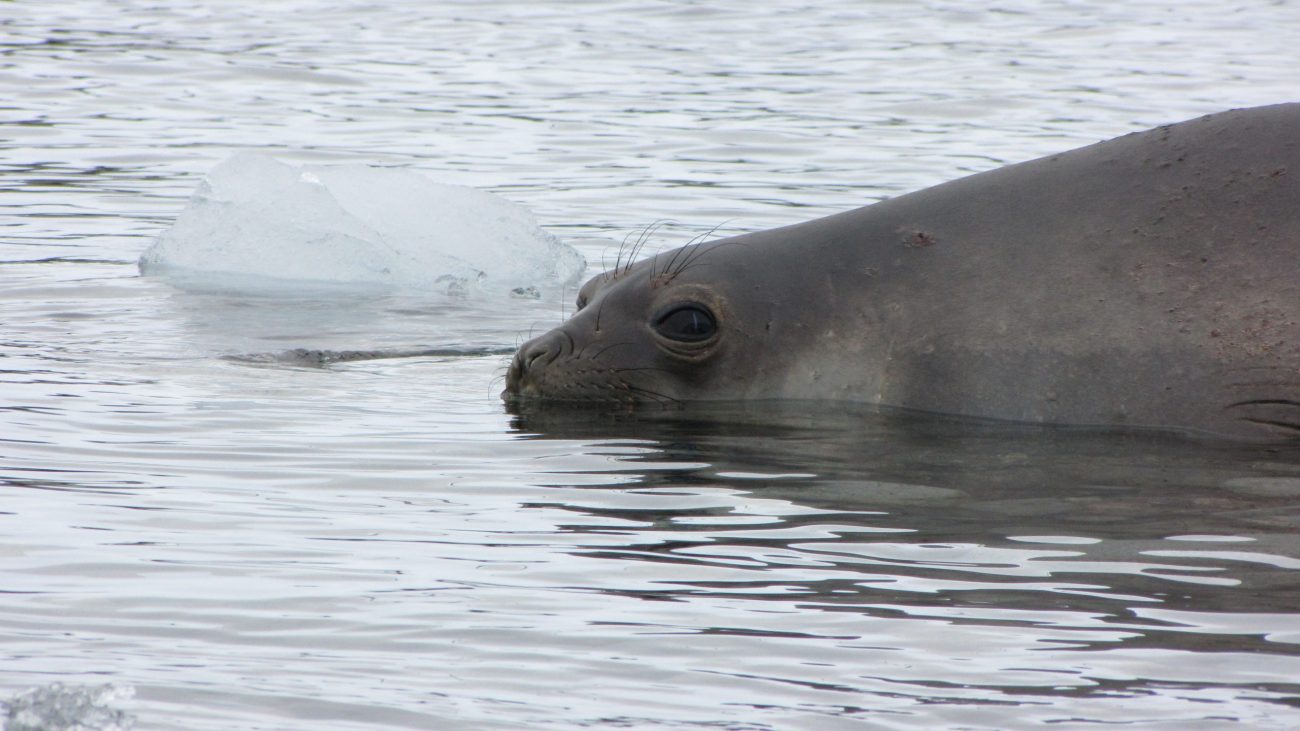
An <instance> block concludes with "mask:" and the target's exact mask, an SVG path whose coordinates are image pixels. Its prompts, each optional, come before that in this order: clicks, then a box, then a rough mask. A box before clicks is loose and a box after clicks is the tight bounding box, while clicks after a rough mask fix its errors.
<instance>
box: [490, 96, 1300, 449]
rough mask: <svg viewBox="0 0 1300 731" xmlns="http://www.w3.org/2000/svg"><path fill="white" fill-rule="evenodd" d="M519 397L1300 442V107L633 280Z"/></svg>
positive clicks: (1264, 110) (667, 266)
mask: <svg viewBox="0 0 1300 731" xmlns="http://www.w3.org/2000/svg"><path fill="white" fill-rule="evenodd" d="M502 395H503V397H505V398H506V399H507V401H517V400H525V401H530V400H540V401H544V402H550V401H554V402H568V403H575V402H596V403H605V402H627V403H640V404H653V403H658V404H667V403H675V402H682V401H718V400H755V399H812V400H838V401H855V402H867V403H872V404H880V405H886V406H896V407H903V408H906V409H914V410H919V411H929V412H938V413H944V414H956V415H965V416H976V417H987V418H993V419H1003V420H1012V421H1025V422H1037V423H1044V424H1062V425H1086V426H1102V427H1153V428H1161V429H1173V430H1179V431H1202V432H1210V433H1214V434H1219V435H1226V436H1232V437H1254V436H1262V437H1266V438H1267V437H1269V436H1272V437H1275V438H1276V437H1280V438H1283V439H1287V440H1290V439H1296V438H1300V104H1282V105H1276V106H1268V107H1257V108H1250V109H1237V110H1231V111H1227V112H1222V113H1219V114H1213V115H1209V116H1206V117H1201V118H1198V119H1194V120H1190V121H1187V122H1182V123H1179V124H1173V125H1168V126H1162V127H1158V128H1155V129H1151V130H1147V131H1144V132H1137V133H1133V134H1129V135H1125V136H1123V137H1119V138H1116V139H1113V140H1109V141H1106V142H1101V143H1097V144H1094V145H1090V146H1087V147H1083V148H1079V149H1076V150H1073V151H1070V152H1065V153H1062V154H1057V155H1052V156H1049V157H1044V158H1040V159H1037V160H1031V161H1029V162H1024V163H1020V164H1016V165H1010V166H1007V167H1004V168H1000V169H997V170H993V171H990V172H985V173H980V174H976V175H972V176H969V177H966V178H962V179H959V180H955V181H952V182H949V183H944V184H942V185H938V186H935V187H933V188H927V189H925V190H921V191H918V192H914V193H909V194H907V195H903V196H899V197H897V198H893V199H890V200H886V201H883V202H879V203H875V204H872V205H868V206H865V207H863V208H858V209H856V210H851V211H847V212H844V213H840V214H836V215H832V216H828V217H826V218H821V219H818V220H814V221H810V222H807V223H802V224H797V225H793V226H787V227H783V228H777V229H772V230H768V231H760V232H756V233H750V234H745V235H741V236H735V237H731V238H724V239H717V240H713V241H708V242H700V243H694V244H691V245H688V246H686V247H683V248H680V249H676V250H674V251H669V252H665V253H662V254H659V255H657V256H654V257H651V258H646V259H643V260H641V261H638V262H636V263H635V264H627V265H619V266H616V267H615V268H614V269H613V270H611V271H608V272H605V273H604V274H601V275H599V276H597V277H595V278H594V279H592V280H591V281H589V282H587V283H586V284H585V285H584V286H583V287H582V289H581V291H580V292H579V294H578V310H577V311H576V312H575V313H574V315H573V316H572V317H571V318H570V319H569V320H567V321H566V322H564V323H563V324H562V325H561V326H560V327H558V328H556V329H555V330H553V331H551V332H549V333H546V334H544V335H542V336H540V337H538V338H535V339H533V340H531V341H529V342H527V343H525V344H524V345H523V346H522V347H520V348H519V350H518V351H517V353H516V354H515V357H514V359H513V362H512V363H511V365H510V368H509V371H508V374H507V377H506V391H505V392H504V393H503V394H502Z"/></svg>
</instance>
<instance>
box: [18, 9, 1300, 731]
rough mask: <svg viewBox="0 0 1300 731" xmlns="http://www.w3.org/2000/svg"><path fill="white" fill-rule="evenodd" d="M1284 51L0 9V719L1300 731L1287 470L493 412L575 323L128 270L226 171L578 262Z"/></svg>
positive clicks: (1276, 69)
mask: <svg viewBox="0 0 1300 731" xmlns="http://www.w3.org/2000/svg"><path fill="white" fill-rule="evenodd" d="M1297 31H1300V14H1298V13H1297V9H1296V7H1295V5H1294V4H1288V3H1285V2H1262V1H1255V0H1246V1H1244V2H1237V3H1223V2H1220V1H1218V0H1216V1H1215V2H1209V1H1208V0H1189V1H1185V2H1181V3H1177V4H1172V3H1171V4H1164V3H1156V2H1137V3H1122V4H1121V3H1105V2H1049V1H1046V0H1045V1H1043V2H1028V1H1027V0H1012V1H1011V2H1004V3H998V4H995V5H992V6H987V7H979V8H977V7H976V6H975V5H972V4H970V3H967V2H956V1H955V0H952V1H942V0H932V1H929V2H871V3H865V2H848V1H842V2H834V1H831V0H826V1H824V2H793V1H791V0H781V1H780V2H768V3H760V4H754V3H742V2H732V1H729V0H722V1H717V0H715V1H714V2H709V3H695V2H686V1H685V0H682V1H680V2H667V1H660V2H653V1H649V0H641V1H631V0H629V1H626V2H617V1H613V0H591V1H589V2H565V3H532V2H517V3H516V2H438V3H428V2H416V1H415V0H408V1H406V2H401V1H398V0H394V1H391V2H385V3H371V4H367V3H360V2H350V3H344V2H331V1H327V0H286V1H283V2H274V3H271V2H251V1H248V2H244V1H238V0H228V1H226V2H217V1H215V0H213V1H211V2H187V3H180V2H171V3H169V2H158V1H157V0H153V1H147V2H146V1H144V0H139V1H134V0H59V2H47V1H44V0H41V1H37V0H18V1H16V2H4V3H0V150H2V154H0V206H3V218H0V223H2V224H3V229H2V231H3V233H2V234H0V577H3V579H2V583H0V698H6V699H8V700H9V716H10V718H9V721H10V723H9V727H10V729H11V730H16V729H19V728H23V729H27V728H33V727H37V728H46V729H56V728H57V729H63V728H73V727H74V724H77V723H80V724H81V726H80V727H81V728H94V729H99V730H100V731H104V730H106V729H112V728H122V727H125V726H128V725H130V723H131V722H132V720H134V722H135V726H136V727H137V728H148V729H185V730H187V731H194V730H203V729H213V730H218V729H220V730H222V731H227V730H230V729H368V730H373V729H434V728H436V729H520V728H543V729H547V728H555V729H569V728H636V729H653V728H672V729H734V730H737V731H739V730H742V729H744V730H751V729H754V730H756V729H782V730H784V729H818V730H820V729H1018V728H1068V729H1074V728H1095V727H1109V726H1121V727H1124V728H1142V729H1178V730H1180V731H1182V730H1186V729H1290V728H1296V727H1300V610H1298V609H1297V607H1298V606H1300V537H1298V536H1300V509H1298V506H1300V454H1297V453H1296V451H1295V450H1294V449H1289V450H1288V449H1282V450H1277V449H1274V450H1269V449H1265V448H1260V447H1245V446H1232V445H1222V444H1214V443H1206V442H1198V441H1192V440H1176V439H1166V438H1154V437H1138V436H1121V435H1099V434H1089V433H1082V432H1068V431H1067V432H1061V431H1048V430H1036V429H1028V428H1023V427H1014V426H1008V425H987V424H969V423H960V422H936V421H933V420H929V421H925V420H918V419H916V418H913V417H907V416H904V415H889V414H868V413H850V412H845V413H828V412H826V411H825V410H822V411H820V412H801V411H800V410H798V409H797V408H791V409H789V410H785V411H781V412H777V413H773V412H764V413H751V412H747V411H745V410H736V411H731V412H719V411H690V412H687V413H683V414H673V415H663V414H661V415H653V414H652V415H645V416H635V415H629V414H609V415H601V414H563V413H554V412H547V411H542V412H536V413H524V414H517V415H511V414H508V413H506V412H505V410H504V409H503V407H502V405H501V403H500V402H499V400H498V398H497V392H498V391H499V390H500V388H501V383H500V376H501V375H502V372H503V366H504V365H505V361H506V356H504V355H500V354H499V353H501V352H504V351H506V350H508V349H509V348H511V347H513V346H514V345H515V344H517V343H518V342H519V341H520V339H521V338H522V337H524V336H525V335H526V334H527V333H528V332H529V331H535V330H537V329H540V328H546V327H549V326H550V325H552V324H554V323H555V322H556V321H558V320H559V318H560V317H561V316H562V315H563V313H564V312H565V310H566V308H568V307H569V305H568V304H567V302H568V300H570V299H571V298H572V293H571V292H570V293H567V294H566V295H564V296H558V295H557V296H555V297H546V298H543V299H542V300H540V301H526V300H504V299H502V300H495V299H491V298H482V297H480V298H474V297H470V298H463V299H448V298H445V297H444V298H438V297H434V296H421V295H417V294H401V295H398V294H392V295H386V296H384V295H370V296H360V295H347V296H344V295H333V296H324V295H319V294H318V295H310V294H303V293H299V294H297V295H289V294H284V295H280V296H276V295H272V294H266V293H263V294H257V295H254V294H239V293H237V292H225V293H221V292H208V293H195V292H185V291H182V290H178V289H174V288H172V287H171V286H169V285H168V284H166V283H165V282H162V281H158V280H155V279H150V278H142V277H140V276H138V274H137V271H136V266H135V260H136V258H137V257H138V256H139V254H140V252H141V251H143V250H144V248H145V247H146V246H147V245H148V244H149V243H150V242H151V241H152V239H153V237H154V236H156V235H157V234H158V233H159V231H161V230H163V229H164V228H165V227H166V226H167V224H168V223H169V221H171V220H172V219H173V218H174V217H175V216H176V214H177V213H178V212H179V210H180V209H181V207H182V206H183V205H184V201H185V199H186V197H187V196H188V195H189V194H190V192H191V191H192V190H193V189H194V186H195V185H196V184H197V182H198V180H199V178H200V177H201V175H202V174H203V173H204V172H205V171H207V170H208V169H210V168H211V167H212V166H213V165H214V164H215V163H216V162H218V161H219V160H221V159H224V158H225V157H226V156H228V155H229V154H230V153H231V152H233V151H236V150H241V149H258V150H262V151H265V152H269V153H272V154H274V155H276V156H277V157H280V158H281V159H285V160H290V161H295V162H314V163H329V162H336V161H337V162H363V163H371V164H378V165H386V166H399V167H406V168H410V169H414V170H418V171H420V172H422V173H424V174H426V175H428V176H429V177H431V178H433V179H436V180H440V181H443V182H452V183H462V184H469V185H474V186H477V187H480V188H484V189H487V190H490V191H493V192H495V193H498V194H500V195H503V196H505V197H507V198H509V199H511V200H513V201H515V202H517V203H521V204H523V205H525V206H527V207H528V208H530V209H531V210H532V211H533V212H534V213H535V214H536V216H537V217H538V219H539V221H540V222H541V223H542V224H543V225H545V226H546V227H547V228H548V229H549V230H550V231H552V232H554V233H556V234H557V235H559V236H561V237H563V238H564V239H565V240H566V241H568V242H569V243H571V244H573V245H575V246H577V247H579V248H580V249H581V250H582V251H583V252H584V254H585V255H586V256H587V258H588V259H589V260H590V261H591V262H592V263H593V269H595V268H599V266H600V262H601V261H602V259H606V258H612V256H613V250H614V248H616V247H615V246H614V245H611V243H610V242H611V241H614V242H617V241H618V240H620V239H622V238H623V237H624V236H626V235H628V234H633V235H635V233H636V232H639V231H640V230H642V229H643V228H644V227H646V226H647V225H649V224H651V223H654V222H664V225H663V226H662V227H661V228H660V229H658V233H657V234H656V237H655V242H654V245H656V246H658V245H662V246H674V245H677V244H680V243H682V242H684V241H685V240H687V239H689V238H690V237H692V236H694V235H696V234H698V233H701V232H704V231H707V230H709V229H712V228H714V227H715V226H721V227H722V228H721V231H722V232H724V233H733V232H739V231H746V230H754V229H760V228H767V227H770V226H774V225H779V224H785V223H793V222H797V221H801V220H806V219H809V218H813V217H815V216H819V215H823V214H827V213H830V212H834V211H838V210H843V209H846V208H849V207H854V206H857V205H861V204H864V203H867V202H870V201H873V200H878V199H881V198H884V197H887V196H890V195H894V194H897V193H901V192H905V191H907V190H911V189H915V188H918V187H922V186H925V185H929V184H933V183H937V182H941V181H943V180H946V179H950V178H953V177H957V176H960V175H962V174H966V173H969V172H974V171H979V170H985V169H989V168H992V167H996V166H997V165H999V164H1002V163H1005V162H1013V161H1018V160H1023V159H1028V158H1032V157H1035V156H1038V155H1042V154H1046V153H1050V152H1055V151H1060V150H1064V149H1068V148H1071V147H1074V146H1078V145H1080V144H1085V143H1088V142H1093V141H1097V140H1100V139H1103V138H1107V137H1111V136H1114V135H1118V134H1121V133H1124V132H1128V131H1132V130H1136V129H1141V128H1144V127H1147V126H1151V125H1154V124H1159V123H1164V122H1171V121H1178V120H1181V119H1185V118H1188V117H1191V116H1195V115H1197V114H1201V113H1207V112H1211V111H1217V110H1220V109H1223V108H1227V107H1231V106H1244V105H1251V104H1264V103H1271V102H1277V101H1291V100H1295V98H1296V96H1297V94H1298V93H1300V87H1298V86H1297V81H1296V78H1297V77H1296V75H1295V68H1296V62H1297V50H1296V48H1295V45H1294V38H1295V37H1296V32H1297ZM295 348H304V349H309V350H312V351H323V352H333V351H341V350H354V349H387V350H406V351H411V350H430V351H435V352H438V353H442V354H441V355H426V356H419V357H404V358H388V359H381V360H364V361H346V362H338V363H326V364H324V365H313V364H312V362H311V360H310V359H293V358H279V357H278V356H277V354H284V353H286V352H288V351H291V350H293V349H295ZM483 352H488V353H493V354H488V355H482V354H481V353H483ZM249 355H252V356H255V357H252V358H248V357H232V356H249ZM110 683H111V684H113V686H112V688H104V687H103V686H105V685H106V684H110ZM29 688H35V689H37V691H36V694H35V695H27V696H20V695H19V694H20V693H21V692H22V691H24V690H25V689H29ZM32 719H35V720H32ZM41 719H44V720H41Z"/></svg>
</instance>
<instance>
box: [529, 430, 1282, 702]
mask: <svg viewBox="0 0 1300 731" xmlns="http://www.w3.org/2000/svg"><path fill="white" fill-rule="evenodd" d="M514 426H515V428H516V429H519V430H520V431H521V432H522V433H525V434H528V435H529V436H530V438H537V439H544V440H550V439H558V440H573V441H577V442H579V443H585V444H588V445H593V446H594V445H600V451H601V453H603V454H607V455H618V462H619V467H618V468H617V469H613V470H605V471H601V470H593V471H591V472H583V473H580V475H557V478H556V481H557V483H559V484H560V485H563V484H567V483H570V482H572V481H574V479H576V478H579V477H580V478H581V479H582V480H583V481H584V482H586V483H587V487H588V488H589V489H590V488H596V489H600V490H601V491H602V492H601V494H600V495H599V497H592V498H590V499H589V500H583V499H582V497H581V496H578V495H575V493H573V492H572V490H570V489H561V490H560V492H561V495H560V496H559V497H558V498H556V499H555V500H553V501H548V500H545V499H540V500H539V501H538V502H537V503H536V504H537V505H539V506H549V507H553V508H556V509H560V510H564V511H568V512H571V513H573V514H574V515H575V517H574V519H573V520H572V521H570V522H563V521H562V526H563V527H564V528H565V529H567V530H571V531H573V532H574V533H576V534H578V535H580V536H585V537H587V539H588V540H589V541H590V542H589V543H587V542H586V541H583V539H579V541H580V542H582V543H584V544H585V545H584V546H583V548H581V549H579V551H577V552H578V553H580V554H581V555H584V556H587V557H596V558H600V559H604V560H606V561H611V562H614V563H615V564H616V565H615V566H614V567H612V568H610V569H609V571H610V572H611V573H612V574H614V575H619V574H621V573H622V572H623V571H628V569H627V568H619V565H622V566H627V565H630V564H631V563H633V562H648V563H652V564H655V565H656V566H659V567H662V568H661V569H659V570H658V573H659V574H660V575H661V576H662V577H664V578H663V579H662V580H660V581H657V582H653V584H652V585H649V586H638V587H636V588H628V589H620V588H613V587H610V588H605V589H603V590H605V591H612V592H615V593H620V594H625V595H627V596H634V597H638V598H642V599H655V600H660V601H691V602H698V601H701V600H703V599H706V598H707V599H710V600H714V601H728V600H730V601H732V602H737V601H739V602H743V603H745V604H747V605H749V607H748V608H747V612H745V615H746V616H747V617H753V618H754V619H755V621H754V622H753V623H752V624H751V623H746V624H744V625H741V626H716V627H710V626H699V625H695V626H680V627H676V628H667V627H663V628H660V629H661V630H663V631H666V632H673V631H676V632H686V633H695V632H700V633H705V634H719V635H740V636H750V637H784V638H787V639H793V640H798V639H800V638H805V639H810V640H815V641H817V642H818V643H819V644H822V645H823V646H822V647H821V649H823V650H825V649H827V648H826V645H829V646H832V647H835V648H837V650H840V651H850V650H855V651H863V650H868V649H869V648H868V647H866V646H864V645H863V644H862V643H863V642H866V641H867V640H868V638H874V639H873V640H871V643H870V644H872V645H875V644H877V643H879V646H876V647H874V649H872V650H871V652H880V651H882V650H890V651H893V652H904V653H908V654H910V655H913V656H914V655H915V654H916V653H918V652H919V653H921V654H922V655H924V654H925V652H926V650H925V649H922V648H926V647H927V646H929V649H931V650H933V649H934V648H935V645H933V644H932V643H937V646H940V647H943V648H944V651H949V652H950V651H952V649H953V648H952V646H951V645H952V643H954V641H955V640H954V637H947V638H946V639H945V636H947V635H954V636H956V637H960V638H962V639H961V640H959V641H956V642H957V644H960V643H963V642H967V641H970V642H977V644H973V645H970V646H967V647H963V648H962V650H961V654H962V655H965V656H966V657H965V658H963V659H962V660H961V661H962V662H963V663H967V664H968V667H966V669H965V670H963V669H961V667H960V665H957V666H953V667H946V668H945V669H944V670H943V671H942V676H943V678H944V680H942V681H937V679H936V676H935V675H933V674H932V673H934V672H935V668H934V667H932V666H931V667H925V663H924V662H920V663H918V665H919V666H921V667H925V669H924V670H921V671H920V672H915V671H910V670H909V671H904V672H900V671H899V670H898V669H897V668H896V667H894V668H891V669H890V670H889V672H886V673H881V675H882V676H887V677H888V678H890V681H889V682H890V683H894V684H898V686H900V690H901V688H903V687H907V686H911V691H910V692H913V693H920V692H922V689H930V690H933V689H938V688H944V689H947V690H946V691H944V692H943V693H941V695H943V696H945V700H943V701H940V702H962V700H963V699H964V700H965V701H966V702H978V703H998V702H1009V703H1025V704H1029V705H1033V704H1035V703H1044V704H1049V705H1050V702H1049V701H1047V700H1046V699H1045V697H1048V696H1061V697H1064V698H1080V697H1090V698H1094V699H1102V698H1111V699H1114V698H1121V697H1124V698H1137V697H1147V698H1150V699H1151V700H1152V701H1153V702H1155V704H1156V706H1159V705H1160V703H1159V701H1158V698H1159V697H1160V696H1162V695H1165V694H1167V693H1171V692H1172V693H1173V694H1174V695H1177V694H1178V693H1192V694H1194V695H1196V696H1198V697H1202V698H1203V700H1206V701H1207V702H1209V700H1208V699H1209V697H1212V696H1214V695H1215V693H1214V692H1213V689H1216V688H1217V689H1219V690H1221V691H1222V692H1224V693H1226V694H1228V695H1229V696H1231V695H1234V694H1238V693H1241V694H1242V695H1240V696H1239V697H1250V698H1252V699H1254V700H1259V701H1272V702H1276V703H1281V704H1284V705H1290V704H1294V703H1295V698H1296V697H1297V693H1300V683H1297V682H1296V678H1298V677H1300V675H1297V674H1296V673H1297V671H1300V658H1297V649H1300V648H1298V647H1297V644H1298V643H1300V619H1297V617H1296V616H1295V614H1294V607H1295V603H1296V601H1297V599H1298V598H1300V593H1298V588H1300V586H1298V584H1297V581H1296V578H1295V576H1296V574H1295V571H1296V570H1297V569H1300V557H1297V556H1296V555H1295V554H1296V547H1297V544H1296V535H1297V527H1300V503H1298V501H1297V497H1300V448H1298V447H1296V446H1295V445H1290V446H1286V445H1283V446H1277V445H1272V446H1268V445H1246V444H1239V443H1225V442H1220V441H1204V440H1199V439H1194V438H1188V437H1181V436H1178V435H1160V434H1155V433H1115V432H1109V433H1107V432H1091V431H1086V430H1077V429H1075V430H1061V429H1047V428H1042V427H1033V426H1021V425H1013V424H998V423H989V422H975V421H969V420H953V419H946V418H938V417H932V416H923V415H914V414H903V413H880V412H875V413H872V412H870V411H864V410H862V409H852V410H844V411H839V412H833V413H828V412H827V407H826V405H808V406H807V407H804V406H802V405H792V404H783V405H761V406H760V405H750V406H734V407H711V408H704V407H699V406H696V407H692V408H690V409H687V410H686V411H685V412H665V413H655V412H651V413H649V414H630V413H608V412H605V413H602V412H596V411H587V412H576V413H575V412H568V413H563V414H560V413H557V412H556V411H555V410H554V409H551V410H539V409H538V408H537V407H531V408H529V407H526V408H525V410H524V412H523V413H521V414H519V415H518V416H517V417H516V420H515V423H514ZM602 472H603V476H604V477H606V478H607V479H605V480H601V479H600V476H602ZM557 487H558V486H557ZM609 489H617V490H618V494H619V497H618V498H611V497H610V496H609V495H608V494H607V493H605V492H604V491H605V490H609ZM764 605H770V606H768V608H766V609H764V608H763V607H764ZM766 612H771V613H775V614H776V615H778V616H780V615H784V616H785V617H786V618H787V619H788V617H789V615H790V614H791V613H795V614H797V615H798V620H797V621H796V622H795V623H794V625H791V624H790V622H788V621H776V622H768V621H763V620H762V619H760V617H761V615H762V614H763V613H766ZM731 618H732V619H735V617H731ZM855 618H856V619H855ZM905 620H924V621H925V623H926V626H927V627H928V629H923V628H920V627H912V626H903V625H900V624H899V623H900V622H903V621H905ZM931 623H938V625H939V626H940V627H942V628H944V629H939V628H936V627H935V626H931ZM824 624H830V625H833V626H834V627H835V630H834V631H825V632H824V631H822V630H821V628H822V626H823V625H824ZM881 625H883V626H884V627H887V628H888V629H885V630H883V631H882V630H880V629H879V628H878V627H879V626H881ZM872 628H877V629H872ZM918 632H920V633H921V634H922V635H929V639H928V640H927V639H923V638H922V637H918V636H917V633H918ZM975 638H978V640H976V639H975ZM928 660H930V661H934V660H935V658H928ZM843 662H844V664H845V666H850V667H851V666H855V665H857V664H858V663H860V662H862V658H856V659H849V658H844V659H843ZM895 662H896V660H895ZM828 664H829V665H835V664H836V663H835V662H830V663H828ZM841 669H844V667H841ZM804 676H805V674H804V672H802V671H801V670H795V669H794V668H790V667H788V666H787V667H786V668H784V671H783V672H779V673H775V675H774V677H779V678H781V679H782V681H783V682H790V683H800V682H806V683H808V684H810V685H815V683H816V681H814V680H813V679H811V678H805V677H804ZM858 680H859V681H867V680H868V678H867V677H865V676H864V677H861V678H858ZM846 683H847V684H846ZM836 685H837V686H838V689H839V690H842V691H854V692H879V690H878V689H877V690H874V691H873V690H872V689H871V687H870V685H871V683H870V682H866V683H865V684H863V685H855V684H854V683H852V682H848V678H845V677H844V676H840V677H839V679H838V681H837V683H836ZM958 689H960V690H958ZM949 694H951V695H949ZM1033 697H1038V698H1039V699H1040V700H1038V701H1033V700H1031V698H1033ZM976 698H978V701H975V699H976ZM1103 705H1104V704H1103ZM1172 709H1173V707H1172V706H1171V707H1170V708H1169V709H1167V710H1171V712H1174V713H1177V711H1173V710H1172ZM1264 717H1265V718H1266V717H1267V712H1265V716H1264ZM1104 718H1105V714H1104V712H1103V713H1102V714H1101V715H1099V716H1097V717H1090V718H1088V719H1086V720H1088V721H1090V722H1104ZM1153 718H1163V716H1161V714H1159V713H1156V714H1153ZM1184 718H1186V717H1184ZM1207 718H1208V717H1207ZM1076 720H1077V721H1080V722H1083V721H1084V720H1085V719H1084V718H1076ZM1165 720H1171V719H1165Z"/></svg>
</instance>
